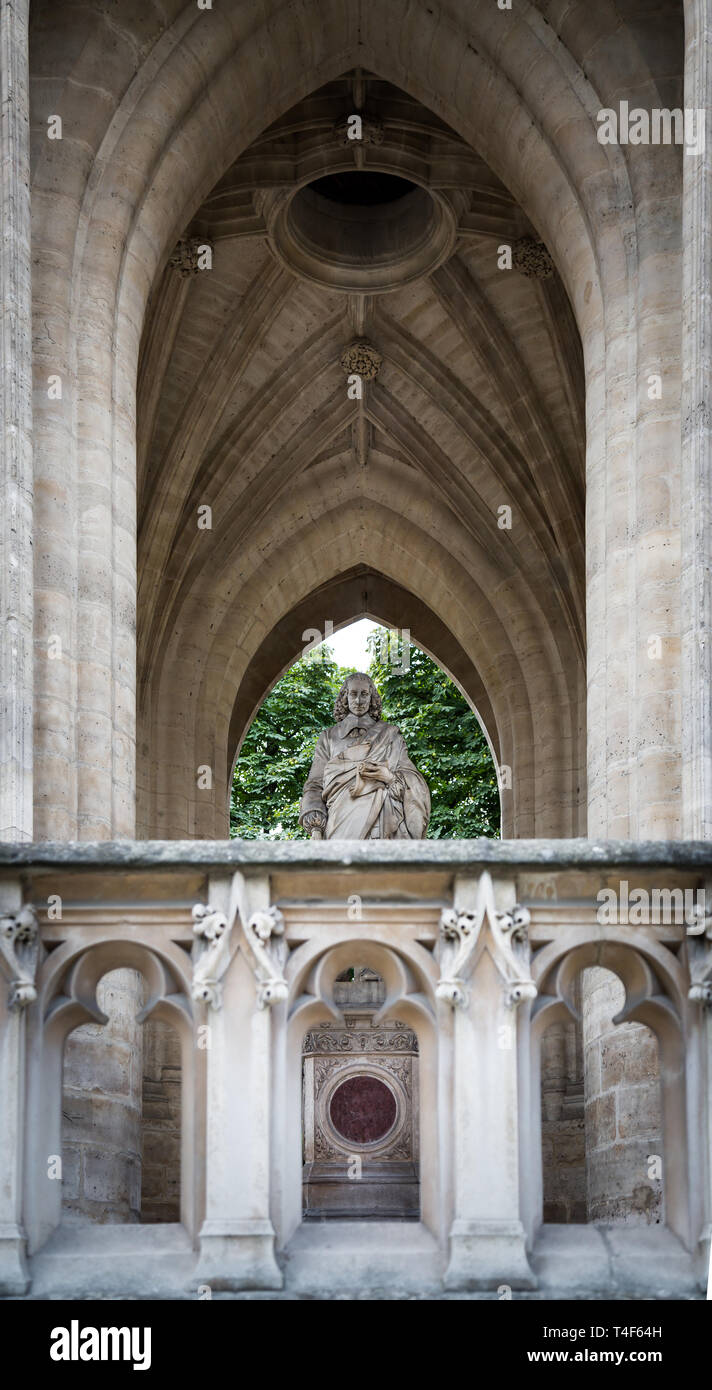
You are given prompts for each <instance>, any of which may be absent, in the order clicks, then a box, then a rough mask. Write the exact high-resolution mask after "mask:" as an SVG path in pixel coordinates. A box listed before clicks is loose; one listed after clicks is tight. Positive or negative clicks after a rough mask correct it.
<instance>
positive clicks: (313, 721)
mask: <svg viewBox="0 0 712 1390" xmlns="http://www.w3.org/2000/svg"><path fill="white" fill-rule="evenodd" d="M345 675H346V672H344V671H342V670H341V669H340V667H338V666H337V664H336V662H335V661H334V660H333V653H332V651H331V648H329V647H325V646H322V647H320V648H317V649H316V650H315V652H314V654H310V655H309V656H308V657H302V659H301V660H300V661H295V663H294V665H293V666H290V668H289V670H288V671H286V672H285V674H284V675H283V676H282V678H281V680H278V681H277V684H276V685H275V687H274V689H273V690H272V691H271V693H270V694H269V695H268V696H267V699H266V700H265V701H264V703H263V704H262V706H261V708H260V709H259V711H258V713H257V714H256V716H255V718H254V719H253V721H252V723H251V725H250V727H249V729H248V731H247V734H246V735H245V741H244V743H243V745H242V748H241V749H240V756H239V758H238V759H237V763H236V764H235V776H234V778H233V782H232V794H231V798H230V835H231V836H232V837H233V838H237V837H239V838H240V839H243V840H307V839H308V838H309V836H308V835H307V834H306V832H305V831H304V830H302V828H301V826H300V824H299V821H298V816H299V800H300V797H301V794H302V788H303V786H304V783H305V782H306V779H307V776H308V774H309V768H310V767H311V760H312V757H313V756H314V748H315V745H316V741H317V738H318V737H319V734H320V733H321V730H322V729H325V728H327V727H328V725H330V724H333V722H334V700H335V699H336V696H337V695H338V693H339V690H340V688H341V686H342V684H343V681H344V678H345Z"/></svg>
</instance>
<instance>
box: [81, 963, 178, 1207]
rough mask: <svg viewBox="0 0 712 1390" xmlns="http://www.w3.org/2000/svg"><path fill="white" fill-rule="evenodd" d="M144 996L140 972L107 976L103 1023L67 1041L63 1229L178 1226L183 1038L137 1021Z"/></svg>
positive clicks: (101, 987)
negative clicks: (78, 1224)
mask: <svg viewBox="0 0 712 1390" xmlns="http://www.w3.org/2000/svg"><path fill="white" fill-rule="evenodd" d="M144 993H145V984H144V980H143V977H142V976H141V975H140V974H139V973H138V972H137V971H135V970H128V969H120V970H112V971H109V972H108V973H107V974H106V975H104V976H103V978H102V979H101V980H100V982H99V984H98V986H97V1002H98V1005H99V1008H100V1009H101V1010H102V1012H103V1013H105V1014H106V1015H107V1022H106V1023H105V1024H102V1023H84V1024H82V1025H81V1026H80V1027H78V1028H75V1029H74V1030H73V1032H71V1033H70V1034H69V1036H68V1038H67V1040H66V1043H65V1049H64V1072H63V1092H62V1209H63V1219H64V1220H65V1221H66V1220H70V1221H90V1222H94V1223H97V1224H113V1225H119V1224H131V1223H137V1222H157V1221H161V1222H166V1221H169V1222H178V1221H180V1172H181V1159H180V1144H181V1058H180V1039H179V1036H178V1033H177V1032H176V1030H175V1029H174V1028H172V1027H171V1025H170V1024H168V1023H166V1022H164V1021H163V1020H160V1019H148V1020H147V1021H146V1023H145V1024H144V1025H141V1023H139V1022H138V1020H137V1015H138V1014H139V1013H140V1010H141V1007H142V1004H143V1003H144Z"/></svg>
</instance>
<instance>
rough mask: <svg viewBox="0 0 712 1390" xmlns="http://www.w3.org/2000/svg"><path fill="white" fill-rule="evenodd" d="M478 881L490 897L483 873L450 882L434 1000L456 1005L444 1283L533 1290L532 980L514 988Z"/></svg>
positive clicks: (503, 897) (502, 939) (505, 899)
mask: <svg viewBox="0 0 712 1390" xmlns="http://www.w3.org/2000/svg"><path fill="white" fill-rule="evenodd" d="M485 880H486V881H487V883H488V884H489V893H490V894H491V892H492V885H491V884H490V883H489V879H488V876H487V875H483V876H482V879H481V880H479V881H478V880H477V879H469V878H464V877H461V878H458V880H456V885H455V899H454V911H453V914H452V917H453V919H455V918H456V919H457V922H454V921H453V923H452V927H451V929H452V931H453V932H454V933H455V935H454V936H453V937H452V938H451V939H452V941H453V943H454V945H453V948H452V950H453V951H454V955H452V956H451V959H450V960H448V958H447V954H446V951H443V952H442V953H441V970H442V978H441V981H440V985H439V986H438V996H439V998H441V999H443V1000H446V1001H448V1002H449V1003H450V1004H451V1005H452V1006H453V1007H454V1009H455V1020H454V1023H455V1027H454V1058H453V1061H454V1068H453V1070H454V1086H453V1113H452V1126H453V1153H454V1212H453V1222H452V1225H451V1228H450V1260H449V1264H448V1267H447V1270H446V1273H445V1280H444V1282H445V1287H446V1288H448V1289H491V1288H498V1287H499V1286H500V1285H501V1284H506V1285H509V1287H510V1288H516V1289H530V1288H536V1279H535V1277H534V1275H533V1273H532V1271H531V1268H530V1266H529V1262H528V1260H527V1255H526V1250H525V1233H524V1226H523V1224H522V1220H521V1214H520V1193H519V1096H518V1075H517V1052H518V1050H517V1036H516V1035H517V1011H516V1010H517V1004H518V1002H520V1000H521V999H523V998H525V997H527V995H528V996H529V997H531V993H533V992H534V986H533V985H532V984H531V980H529V982H528V984H527V986H526V989H524V992H523V993H522V992H521V991H522V989H523V986H524V979H523V976H524V971H521V972H520V976H521V978H520V979H519V980H517V979H516V978H515V977H516V971H515V970H514V968H513V966H514V956H513V954H512V952H511V949H510V948H509V947H508V941H507V939H506V929H503V928H502V926H500V922H501V921H502V918H501V916H500V914H499V912H498V913H495V912H494V897H491V898H489V901H487V888H485V889H484V896H483V884H484V883H485ZM497 887H498V893H497V906H498V908H499V909H503V908H504V906H505V904H508V905H509V906H511V905H512V904H513V902H514V885H513V884H500V885H497ZM449 916H450V914H446V915H444V921H443V930H444V932H445V934H446V936H447V933H448V930H449V928H448V921H447V920H445V919H446V918H447V917H449ZM458 939H459V945H458ZM468 946H469V954H468ZM458 950H459V951H460V953H461V954H460V959H459V961H458V960H457V959H456V955H457V951H458ZM453 967H454V968H453ZM526 974H528V968H527V970H526ZM518 991H520V992H519V994H518V993H517V992H518Z"/></svg>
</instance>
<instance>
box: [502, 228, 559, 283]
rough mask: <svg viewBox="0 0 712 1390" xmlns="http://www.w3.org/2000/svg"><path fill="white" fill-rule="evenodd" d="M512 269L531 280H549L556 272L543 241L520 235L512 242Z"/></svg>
mask: <svg viewBox="0 0 712 1390" xmlns="http://www.w3.org/2000/svg"><path fill="white" fill-rule="evenodd" d="M512 269H513V270H518V271H519V272H520V274H521V275H526V276H527V279H529V280H548V279H549V278H550V277H551V276H552V275H553V274H554V262H553V260H552V259H551V256H550V255H549V252H548V251H547V249H546V246H545V245H544V243H543V241H536V240H535V238H534V237H531V236H520V237H519V240H518V241H515V242H513V243H512Z"/></svg>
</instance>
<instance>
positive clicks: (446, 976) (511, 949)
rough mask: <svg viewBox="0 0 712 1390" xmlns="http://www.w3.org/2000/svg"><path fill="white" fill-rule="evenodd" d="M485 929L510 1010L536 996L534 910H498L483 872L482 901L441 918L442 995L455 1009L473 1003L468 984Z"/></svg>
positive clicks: (478, 897)
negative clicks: (531, 932)
mask: <svg viewBox="0 0 712 1390" xmlns="http://www.w3.org/2000/svg"><path fill="white" fill-rule="evenodd" d="M483 931H486V932H487V933H488V940H487V945H488V948H489V951H490V954H491V956H492V959H493V961H494V964H495V966H496V969H497V971H498V973H499V975H500V978H501V980H502V986H503V989H504V998H505V1004H506V1006H507V1008H511V1009H515V1008H517V1006H518V1005H519V1004H522V1003H524V1002H525V1001H526V1000H528V999H534V998H535V997H536V992H537V991H536V985H535V984H534V981H533V980H532V977H531V971H530V967H529V910H528V908H526V907H521V906H520V905H519V904H517V905H516V906H515V907H513V908H511V909H510V911H509V912H498V911H497V909H496V907H495V900H494V889H493V885H492V880H491V878H490V875H489V874H488V873H484V874H482V877H481V878H480V881H479V885H478V888H477V895H476V901H475V903H474V905H473V907H472V908H471V909H470V910H468V911H458V910H457V909H456V908H454V907H446V908H443V911H442V912H441V914H440V936H441V943H442V944H441V951H440V971H441V974H440V980H439V981H438V984H437V987H436V991H435V993H436V997H437V998H438V999H442V1000H443V1001H444V1002H445V1003H447V1004H450V1005H451V1006H452V1007H453V1008H455V1009H462V1008H465V1007H466V1006H467V1005H468V1002H469V990H468V986H467V981H468V979H469V976H470V974H471V972H472V966H473V961H474V956H475V949H476V947H477V946H478V943H479V941H480V938H481V935H482V933H483Z"/></svg>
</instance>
